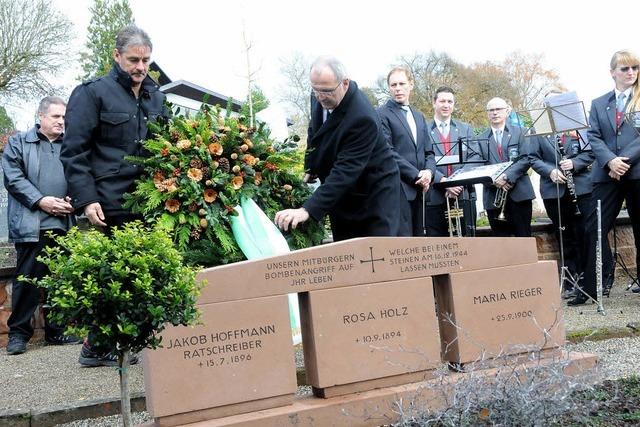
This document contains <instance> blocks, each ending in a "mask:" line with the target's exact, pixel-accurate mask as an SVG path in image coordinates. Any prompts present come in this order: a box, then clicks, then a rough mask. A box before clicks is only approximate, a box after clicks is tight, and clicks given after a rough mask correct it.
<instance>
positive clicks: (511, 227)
mask: <svg viewBox="0 0 640 427" xmlns="http://www.w3.org/2000/svg"><path fill="white" fill-rule="evenodd" d="M505 203H506V205H505V206H504V215H505V217H506V220H505V221H501V220H499V219H498V216H499V215H500V209H487V218H489V225H490V226H491V232H492V234H493V235H494V236H495V237H511V236H515V237H531V216H532V213H533V205H532V203H531V200H523V201H522V202H514V201H513V200H511V199H510V198H509V197H507V200H506V201H505Z"/></svg>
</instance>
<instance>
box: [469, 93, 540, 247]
mask: <svg viewBox="0 0 640 427" xmlns="http://www.w3.org/2000/svg"><path fill="white" fill-rule="evenodd" d="M509 113H511V107H510V106H509V104H508V103H507V101H505V100H504V99H502V98H493V99H491V100H490V101H489V102H488V103H487V117H488V119H489V125H490V127H489V129H487V130H486V131H485V132H483V133H482V134H481V135H480V136H479V137H478V139H479V140H480V141H481V142H480V143H479V147H478V150H477V155H478V157H479V158H481V159H482V160H484V161H485V164H487V165H492V164H496V163H503V162H508V161H512V162H513V164H512V165H511V166H510V167H509V168H508V169H507V170H506V171H505V172H504V173H503V174H502V175H501V176H500V177H498V179H497V180H496V181H495V182H494V183H493V184H485V186H484V191H483V202H484V208H485V210H486V211H487V217H488V219H489V225H490V226H491V231H492V233H493V235H494V236H502V237H505V236H516V237H530V236H531V215H532V202H531V201H532V200H533V199H535V197H536V196H535V193H534V191H533V186H532V185H531V180H530V179H529V175H528V174H527V171H528V170H529V159H528V154H529V150H528V147H527V145H526V142H525V138H524V134H523V133H522V129H521V128H520V127H518V126H513V125H510V124H508V123H507V117H509ZM498 191H506V192H507V195H506V200H505V201H504V203H505V205H504V208H502V207H499V206H496V205H495V204H494V201H495V198H496V193H497V192H498ZM503 210H504V216H505V219H504V220H502V219H500V218H499V216H500V213H501V212H502V211H503Z"/></svg>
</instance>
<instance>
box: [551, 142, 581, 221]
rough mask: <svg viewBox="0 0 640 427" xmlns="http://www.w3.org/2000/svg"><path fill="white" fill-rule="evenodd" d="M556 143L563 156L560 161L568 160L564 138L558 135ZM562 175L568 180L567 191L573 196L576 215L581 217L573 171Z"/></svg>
mask: <svg viewBox="0 0 640 427" xmlns="http://www.w3.org/2000/svg"><path fill="white" fill-rule="evenodd" d="M566 137H568V138H571V137H570V136H569V135H567V136H566ZM556 142H557V143H558V150H559V151H560V154H561V157H560V160H561V161H562V160H567V159H568V157H567V152H566V150H565V148H564V144H563V143H562V137H561V136H560V135H558V138H557V139H556ZM562 173H563V174H564V176H565V178H567V190H569V194H571V203H573V205H574V206H575V208H576V212H575V214H576V215H580V208H579V207H578V194H577V193H576V183H575V181H574V180H573V172H571V169H569V170H566V171H564V170H563V171H562Z"/></svg>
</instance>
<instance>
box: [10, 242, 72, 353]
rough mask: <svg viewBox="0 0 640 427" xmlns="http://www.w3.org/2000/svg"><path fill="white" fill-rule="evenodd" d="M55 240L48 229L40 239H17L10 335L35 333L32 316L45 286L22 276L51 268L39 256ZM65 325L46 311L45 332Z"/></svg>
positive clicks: (26, 336) (40, 274) (50, 333)
mask: <svg viewBox="0 0 640 427" xmlns="http://www.w3.org/2000/svg"><path fill="white" fill-rule="evenodd" d="M55 233H56V234H63V233H64V232H63V231H62V230H56V231H55ZM55 244H56V243H55V240H53V239H52V238H51V237H49V236H47V235H46V232H45V231H41V232H40V238H39V240H38V241H37V242H28V243H16V244H15V247H16V253H17V262H16V278H15V279H14V281H13V288H12V292H11V315H10V316H9V319H8V320H7V325H8V326H9V335H10V336H14V335H20V336H22V337H23V338H24V339H25V340H27V341H28V340H29V339H31V337H32V336H33V325H32V324H31V317H32V316H33V314H34V313H35V311H36V309H37V308H38V304H39V303H40V295H41V290H40V288H38V287H37V286H35V285H32V284H31V283H25V282H23V281H20V280H18V277H20V276H21V275H24V276H27V277H31V278H36V279H41V278H43V277H44V276H46V275H47V274H48V273H49V269H48V268H47V267H46V266H45V265H44V264H42V263H41V262H40V261H38V260H37V259H36V258H37V257H38V255H40V254H41V253H42V252H43V250H44V248H46V247H49V246H54V245H55ZM63 330H64V328H62V327H60V326H57V325H54V324H51V323H49V321H48V319H47V316H46V312H45V335H46V336H50V337H53V336H56V335H59V334H61V333H62V332H63Z"/></svg>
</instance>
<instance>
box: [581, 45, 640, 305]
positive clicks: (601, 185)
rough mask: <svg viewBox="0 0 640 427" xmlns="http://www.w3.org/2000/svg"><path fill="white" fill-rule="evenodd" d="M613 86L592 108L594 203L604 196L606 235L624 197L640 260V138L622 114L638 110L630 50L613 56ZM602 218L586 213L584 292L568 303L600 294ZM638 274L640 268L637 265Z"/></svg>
mask: <svg viewBox="0 0 640 427" xmlns="http://www.w3.org/2000/svg"><path fill="white" fill-rule="evenodd" d="M610 65H611V67H610V72H611V77H612V78H613V81H614V83H615V88H614V90H612V91H610V92H608V93H606V94H604V95H603V96H601V97H600V98H596V99H594V100H593V102H592V103H591V111H590V113H589V123H590V125H591V128H590V129H589V132H588V136H589V142H590V143H591V147H592V150H593V154H594V155H595V159H596V161H595V162H594V164H593V170H592V173H591V179H592V181H593V194H592V198H593V204H594V205H595V204H596V203H597V200H600V201H601V215H602V236H607V235H608V234H609V231H611V228H612V227H613V224H614V222H615V220H616V217H617V216H618V213H620V209H621V208H622V202H623V201H625V200H626V203H627V211H628V212H629V216H630V217H631V223H632V225H633V237H634V240H635V245H636V264H638V263H640V252H638V249H639V248H640V137H639V136H638V132H637V131H636V129H634V128H633V126H631V124H630V123H628V122H627V120H625V116H624V114H625V113H626V112H630V111H638V110H639V109H640V102H639V100H640V87H639V83H638V68H640V58H639V57H638V56H637V55H635V54H634V53H632V52H629V51H619V52H616V53H615V54H614V55H613V58H611V64H610ZM597 234H598V219H597V213H596V211H595V209H592V211H591V212H590V214H589V215H588V217H587V262H586V266H585V281H584V286H583V291H584V293H582V292H581V293H579V294H578V295H576V297H575V298H574V299H573V300H571V301H569V305H579V304H584V303H585V302H586V301H587V300H588V297H591V298H593V299H596V296H597V295H596V285H597V284H596V246H597ZM638 272H639V273H637V274H640V270H638Z"/></svg>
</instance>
